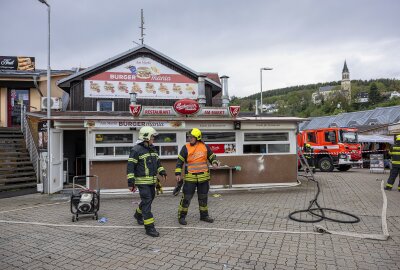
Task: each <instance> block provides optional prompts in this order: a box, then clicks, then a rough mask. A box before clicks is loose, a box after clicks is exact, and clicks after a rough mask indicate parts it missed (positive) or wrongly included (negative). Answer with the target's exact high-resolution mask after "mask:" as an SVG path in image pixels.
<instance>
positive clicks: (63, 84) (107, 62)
mask: <svg viewBox="0 0 400 270" xmlns="http://www.w3.org/2000/svg"><path fill="white" fill-rule="evenodd" d="M140 52H150V53H153V54H154V55H156V56H158V57H159V58H161V59H163V60H164V61H166V62H169V63H170V64H172V65H174V66H177V67H179V68H180V69H182V70H184V71H185V72H187V73H189V74H191V75H192V76H195V77H198V76H200V75H202V74H201V73H199V72H196V71H194V70H193V69H191V68H189V67H187V66H185V65H183V64H181V63H179V62H177V61H175V60H174V59H172V58H170V57H168V56H166V55H165V54H163V53H161V52H159V51H157V50H155V49H153V48H151V47H150V46H148V45H140V46H138V47H136V48H133V49H130V50H128V51H126V52H123V53H120V54H118V55H116V56H114V57H111V58H109V59H106V60H104V61H102V62H100V63H98V64H96V65H93V66H91V67H89V68H86V69H84V70H82V71H80V72H77V73H75V74H72V75H71V76H68V77H66V78H64V79H62V80H60V81H58V83H57V85H58V86H59V87H60V88H64V89H65V88H69V86H70V83H71V82H72V81H75V80H81V79H82V78H83V77H87V76H90V75H91V74H95V73H96V72H98V71H100V70H102V69H103V68H104V67H106V66H109V65H112V64H113V63H116V62H119V61H121V60H122V59H124V58H128V57H129V56H133V55H135V54H137V53H140ZM205 80H206V82H208V83H209V84H211V85H212V86H215V87H217V88H221V84H220V83H217V82H215V81H214V80H212V79H209V78H206V79H205Z"/></svg>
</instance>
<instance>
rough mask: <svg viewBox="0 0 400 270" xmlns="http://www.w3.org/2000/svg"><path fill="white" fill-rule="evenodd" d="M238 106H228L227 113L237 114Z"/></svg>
mask: <svg viewBox="0 0 400 270" xmlns="http://www.w3.org/2000/svg"><path fill="white" fill-rule="evenodd" d="M239 112H240V106H229V113H230V115H231V116H232V117H236V116H238V115H239Z"/></svg>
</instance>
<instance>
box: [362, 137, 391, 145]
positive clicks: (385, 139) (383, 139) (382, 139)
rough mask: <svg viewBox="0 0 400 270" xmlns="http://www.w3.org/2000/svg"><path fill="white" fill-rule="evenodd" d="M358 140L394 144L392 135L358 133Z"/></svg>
mask: <svg viewBox="0 0 400 270" xmlns="http://www.w3.org/2000/svg"><path fill="white" fill-rule="evenodd" d="M358 142H360V143H362V142H376V143H390V144H394V139H393V137H392V136H385V135H358Z"/></svg>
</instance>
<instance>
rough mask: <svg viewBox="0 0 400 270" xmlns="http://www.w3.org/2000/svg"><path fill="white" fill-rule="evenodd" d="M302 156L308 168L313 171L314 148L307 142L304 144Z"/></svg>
mask: <svg viewBox="0 0 400 270" xmlns="http://www.w3.org/2000/svg"><path fill="white" fill-rule="evenodd" d="M303 152H304V157H305V158H306V160H307V164H308V167H310V170H311V171H312V172H313V173H315V162H314V160H315V157H314V150H313V148H312V147H311V145H310V144H309V143H306V144H304V151H303Z"/></svg>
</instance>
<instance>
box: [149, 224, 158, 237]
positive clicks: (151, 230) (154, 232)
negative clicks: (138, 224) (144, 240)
mask: <svg viewBox="0 0 400 270" xmlns="http://www.w3.org/2000/svg"><path fill="white" fill-rule="evenodd" d="M146 234H147V235H150V236H151V237H159V236H160V233H159V232H157V230H156V228H154V226H151V227H146Z"/></svg>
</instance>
